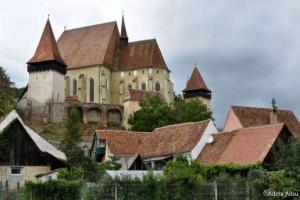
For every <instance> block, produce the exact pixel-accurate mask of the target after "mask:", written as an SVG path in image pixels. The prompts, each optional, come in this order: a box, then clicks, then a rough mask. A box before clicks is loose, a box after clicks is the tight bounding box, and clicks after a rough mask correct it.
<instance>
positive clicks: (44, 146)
mask: <svg viewBox="0 0 300 200" xmlns="http://www.w3.org/2000/svg"><path fill="white" fill-rule="evenodd" d="M0 141H1V142H0V151H1V155H0V177H1V181H2V182H4V183H5V182H6V184H8V186H9V187H11V188H16V187H19V186H21V185H23V184H24V183H25V181H28V180H37V179H36V175H38V174H43V173H49V172H51V171H52V170H55V169H59V168H62V167H66V166H67V164H66V157H65V154H64V153H63V152H61V151H60V150H58V149H56V148H55V147H54V146H52V145H51V144H50V143H48V142H47V141H46V140H44V139H43V138H42V137H41V136H39V135H38V134H37V133H36V132H34V131H33V130H32V129H30V128H29V127H28V126H26V125H25V124H24V122H23V121H22V119H21V118H20V116H19V115H18V113H17V112H16V111H15V110H12V111H11V112H10V113H9V114H8V115H6V116H5V117H4V119H3V120H2V121H0Z"/></svg>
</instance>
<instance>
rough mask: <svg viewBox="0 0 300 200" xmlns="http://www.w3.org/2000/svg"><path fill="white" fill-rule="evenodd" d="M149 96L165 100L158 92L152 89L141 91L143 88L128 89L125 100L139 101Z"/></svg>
mask: <svg viewBox="0 0 300 200" xmlns="http://www.w3.org/2000/svg"><path fill="white" fill-rule="evenodd" d="M149 96H158V97H159V98H160V99H161V100H163V101H165V98H164V96H163V95H162V94H161V93H160V92H152V91H143V90H134V89H129V93H128V96H127V97H126V98H125V101H127V100H131V101H141V100H143V99H145V98H147V97H149Z"/></svg>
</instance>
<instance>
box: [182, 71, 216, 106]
mask: <svg viewBox="0 0 300 200" xmlns="http://www.w3.org/2000/svg"><path fill="white" fill-rule="evenodd" d="M182 92H183V97H184V98H185V99H191V98H199V99H201V100H202V101H203V103H204V104H206V105H207V106H208V107H210V102H209V101H210V99H211V91H210V90H209V89H208V87H207V85H206V83H205V82H204V80H203V78H202V76H201V74H200V72H199V70H198V68H197V66H195V68H194V70H193V73H192V75H191V78H190V79H189V80H188V81H187V83H186V87H185V89H184V90H183V91H182Z"/></svg>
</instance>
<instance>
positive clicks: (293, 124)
mask: <svg viewBox="0 0 300 200" xmlns="http://www.w3.org/2000/svg"><path fill="white" fill-rule="evenodd" d="M231 108H232V110H233V112H234V113H235V115H236V116H237V118H238V119H239V121H240V123H241V125H242V126H243V127H245V128H246V127H251V126H262V125H268V124H270V112H272V111H273V109H268V108H256V107H242V106H231ZM276 113H277V119H278V123H284V124H286V125H287V127H288V128H289V129H290V131H291V132H292V134H293V135H294V136H295V137H300V123H299V121H298V119H297V118H296V116H295V115H294V113H293V112H292V111H290V110H277V111H276Z"/></svg>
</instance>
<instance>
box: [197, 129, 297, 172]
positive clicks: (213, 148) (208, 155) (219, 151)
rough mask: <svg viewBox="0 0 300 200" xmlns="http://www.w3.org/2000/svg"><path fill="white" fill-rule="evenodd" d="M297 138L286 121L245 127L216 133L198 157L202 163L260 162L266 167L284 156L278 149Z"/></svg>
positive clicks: (241, 163) (245, 163)
mask: <svg viewBox="0 0 300 200" xmlns="http://www.w3.org/2000/svg"><path fill="white" fill-rule="evenodd" d="M292 139H293V135H292V132H291V131H290V130H289V129H288V127H287V126H286V125H284V124H271V125H265V126H256V127H249V128H241V129H237V130H234V131H230V132H223V133H220V134H217V135H214V136H213V141H212V142H211V143H210V144H206V145H205V147H204V148H203V150H202V151H201V153H200V154H199V156H198V158H197V160H198V161H199V162H200V163H202V164H230V163H234V164H240V165H247V164H257V163H262V164H263V166H264V167H265V168H271V167H272V165H273V164H274V163H276V162H278V160H280V159H281V158H280V155H279V154H278V150H279V149H281V148H282V145H285V144H287V143H288V142H289V141H291V140H292Z"/></svg>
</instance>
